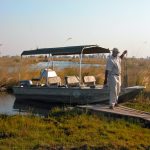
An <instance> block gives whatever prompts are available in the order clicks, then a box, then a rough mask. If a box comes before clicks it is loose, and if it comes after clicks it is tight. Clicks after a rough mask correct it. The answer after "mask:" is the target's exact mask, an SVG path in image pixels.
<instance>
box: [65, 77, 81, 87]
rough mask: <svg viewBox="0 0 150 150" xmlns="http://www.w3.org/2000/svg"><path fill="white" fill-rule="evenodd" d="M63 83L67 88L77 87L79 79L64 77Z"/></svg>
mask: <svg viewBox="0 0 150 150" xmlns="http://www.w3.org/2000/svg"><path fill="white" fill-rule="evenodd" d="M65 82H66V85H67V86H68V87H79V85H80V82H79V77H78V76H66V77H65Z"/></svg>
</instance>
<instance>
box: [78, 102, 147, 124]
mask: <svg viewBox="0 0 150 150" xmlns="http://www.w3.org/2000/svg"><path fill="white" fill-rule="evenodd" d="M78 108H82V109H86V110H90V111H92V112H99V113H104V114H107V115H109V116H119V117H126V118H134V119H139V120H142V121H145V122H147V123H148V124H150V113H149V112H145V111H140V110H136V109H132V108H129V107H125V106H123V105H119V106H118V107H115V108H114V109H109V105H106V104H95V105H80V106H78Z"/></svg>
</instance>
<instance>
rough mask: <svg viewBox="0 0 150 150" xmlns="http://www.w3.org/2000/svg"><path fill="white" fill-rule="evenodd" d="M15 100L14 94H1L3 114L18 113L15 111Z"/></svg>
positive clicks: (0, 101) (0, 108) (0, 109)
mask: <svg viewBox="0 0 150 150" xmlns="http://www.w3.org/2000/svg"><path fill="white" fill-rule="evenodd" d="M14 102H15V96H14V95H10V94H8V95H6V94H5V95H1V96H0V113H1V114H10V115H11V114H16V112H15V110H14V111H13V104H14Z"/></svg>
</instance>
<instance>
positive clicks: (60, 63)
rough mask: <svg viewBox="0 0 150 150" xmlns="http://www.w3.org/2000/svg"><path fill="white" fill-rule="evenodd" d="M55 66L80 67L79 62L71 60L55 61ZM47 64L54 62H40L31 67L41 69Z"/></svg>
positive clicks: (83, 65)
mask: <svg viewBox="0 0 150 150" xmlns="http://www.w3.org/2000/svg"><path fill="white" fill-rule="evenodd" d="M53 64H54V68H55V67H56V68H59V69H64V68H67V67H79V66H80V64H79V62H71V61H53ZM47 66H52V62H49V63H48V62H39V63H37V64H33V65H31V69H41V68H45V67H47ZM99 66H103V65H100V64H82V67H99Z"/></svg>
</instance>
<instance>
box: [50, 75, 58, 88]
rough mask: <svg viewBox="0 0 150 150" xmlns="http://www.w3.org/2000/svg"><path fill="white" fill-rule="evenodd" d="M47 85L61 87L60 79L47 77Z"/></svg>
mask: <svg viewBox="0 0 150 150" xmlns="http://www.w3.org/2000/svg"><path fill="white" fill-rule="evenodd" d="M48 85H57V86H59V85H61V78H60V77H59V76H55V77H49V78H48Z"/></svg>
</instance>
